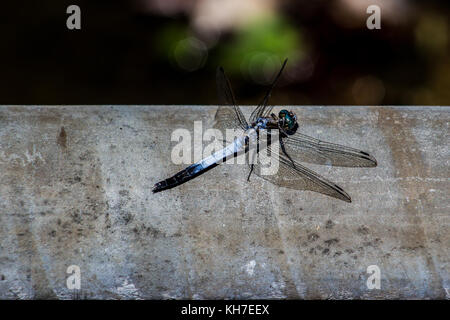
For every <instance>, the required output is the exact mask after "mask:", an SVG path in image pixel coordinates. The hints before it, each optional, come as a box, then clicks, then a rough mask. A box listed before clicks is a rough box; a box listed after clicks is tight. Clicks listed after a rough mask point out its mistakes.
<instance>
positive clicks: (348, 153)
mask: <svg viewBox="0 0 450 320" xmlns="http://www.w3.org/2000/svg"><path fill="white" fill-rule="evenodd" d="M286 63H287V59H286V60H284V62H283V64H282V66H281V69H280V70H279V72H278V73H277V74H276V76H275V78H274V80H273V81H272V82H271V85H270V86H269V87H268V89H267V91H266V93H265V95H264V98H263V99H262V101H261V102H260V103H259V104H258V106H257V107H256V108H255V109H254V110H253V112H252V113H251V115H250V117H249V119H248V121H247V119H246V117H245V116H244V114H243V112H242V110H241V109H240V107H239V106H238V104H237V102H236V99H235V96H234V93H233V90H232V87H231V84H230V81H229V79H228V78H227V76H226V74H225V72H224V70H223V68H222V67H219V68H218V70H217V79H216V80H217V89H218V94H219V99H220V105H219V107H218V109H217V112H216V116H215V124H214V128H216V129H219V130H222V132H224V131H225V130H226V129H235V130H238V131H239V133H240V135H239V136H238V137H236V138H234V139H233V140H232V141H228V142H229V143H228V144H227V145H226V146H225V148H223V149H221V150H219V151H217V152H215V153H213V154H211V155H210V156H208V157H205V158H203V159H202V160H200V161H199V162H196V163H194V164H192V165H190V166H188V167H187V168H185V169H184V170H182V171H180V172H178V173H176V174H175V175H173V176H172V177H170V178H168V179H165V180H163V181H160V182H158V183H156V184H155V185H154V187H153V190H152V191H153V192H154V193H156V192H160V191H163V190H167V189H171V188H174V187H176V186H179V185H181V184H183V183H185V182H187V181H189V180H191V179H194V178H196V177H198V176H199V175H201V174H203V173H205V172H207V171H209V170H210V169H212V168H214V167H216V166H218V165H219V164H221V163H222V162H225V161H226V159H229V158H230V157H232V156H234V157H236V156H237V155H238V154H242V153H246V152H248V151H249V145H250V143H251V142H252V141H258V140H259V139H260V138H261V137H262V134H261V133H262V132H263V131H267V132H269V134H268V135H267V138H266V140H265V141H266V143H265V146H266V147H265V148H266V149H267V150H265V152H262V151H261V150H258V149H257V150H256V152H254V154H256V155H257V157H260V156H262V155H263V154H264V155H266V156H267V152H268V153H271V152H273V153H274V154H276V155H278V157H272V158H271V161H274V160H275V161H278V170H276V172H275V173H273V174H269V175H267V174H263V166H262V165H261V162H262V161H252V163H251V164H249V170H250V171H249V174H248V177H247V180H248V181H249V180H250V176H251V175H252V173H255V174H256V175H258V176H260V177H261V178H263V179H265V180H266V181H269V182H271V183H272V184H274V185H276V186H279V187H285V188H289V189H295V190H308V191H313V192H318V193H321V194H323V195H327V196H330V197H333V198H336V199H339V200H343V201H346V202H351V197H350V196H349V195H348V194H347V192H345V191H344V189H342V188H341V187H340V186H338V185H337V184H335V183H333V182H331V181H329V180H328V179H326V178H324V177H322V176H321V175H319V174H318V173H316V172H314V171H312V170H310V169H308V168H307V167H305V166H303V165H302V164H301V163H300V162H306V163H314V164H321V165H331V166H335V167H376V166H377V160H376V159H375V158H374V157H373V156H372V155H370V154H369V153H368V152H365V151H361V150H358V149H354V148H351V147H347V146H343V145H340V144H335V143H330V142H326V141H322V140H319V139H315V138H313V137H310V136H307V135H305V134H302V133H300V132H299V131H298V129H299V121H298V119H297V116H296V115H295V113H294V112H292V111H288V110H286V109H283V110H281V111H279V113H278V115H276V114H274V113H273V112H272V111H273V107H272V106H270V105H269V104H268V102H269V99H270V97H271V94H272V90H273V89H274V87H275V86H276V84H277V82H278V80H279V79H280V76H281V74H282V72H283V70H284V68H285V66H286ZM270 132H274V133H276V135H275V134H273V135H272V134H270ZM275 137H276V138H275ZM276 143H278V145H277V148H275V144H276ZM257 145H258V144H257Z"/></svg>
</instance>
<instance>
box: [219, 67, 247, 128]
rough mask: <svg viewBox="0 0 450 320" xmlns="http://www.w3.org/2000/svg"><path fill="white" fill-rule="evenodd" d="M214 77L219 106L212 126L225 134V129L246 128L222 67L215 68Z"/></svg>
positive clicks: (245, 121) (242, 115)
mask: <svg viewBox="0 0 450 320" xmlns="http://www.w3.org/2000/svg"><path fill="white" fill-rule="evenodd" d="M216 77H217V79H216V80H217V94H218V96H219V108H218V109H217V113H216V117H215V124H214V128H216V129H219V130H221V131H222V133H223V134H225V130H226V129H241V130H246V129H247V128H248V123H247V120H246V119H245V116H244V114H243V113H242V110H241V109H240V108H239V107H238V106H237V104H236V99H235V97H234V94H233V89H232V88H231V84H230V81H229V80H228V78H227V76H226V75H225V72H224V70H223V68H221V67H220V68H219V69H218V70H217V76H216Z"/></svg>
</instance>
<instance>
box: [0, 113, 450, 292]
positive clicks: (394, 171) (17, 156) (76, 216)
mask: <svg viewBox="0 0 450 320" xmlns="http://www.w3.org/2000/svg"><path fill="white" fill-rule="evenodd" d="M292 110H294V112H296V113H297V116H298V117H299V119H300V128H301V129H300V130H301V131H302V132H303V133H305V134H308V135H311V136H314V137H317V138H320V139H323V140H329V141H334V142H337V143H346V144H347V145H349V146H352V147H356V148H360V149H363V150H366V151H369V152H370V153H371V154H373V155H374V156H375V157H376V159H377V160H378V167H376V168H330V167H326V166H317V165H307V166H308V167H309V168H311V169H314V170H316V171H317V172H319V173H321V174H322V175H324V176H326V177H328V178H329V179H330V180H332V181H335V182H336V183H338V184H339V185H341V186H342V187H343V188H344V189H345V190H346V191H347V192H348V193H349V194H350V195H351V196H352V199H353V202H352V203H345V202H343V201H339V200H336V199H334V198H329V197H326V196H324V195H321V194H317V193H313V192H308V191H304V192H302V191H295V190H288V189H283V188H278V187H276V186H273V185H271V184H270V183H268V182H266V181H264V180H262V179H261V178H259V177H256V176H254V177H252V179H251V181H250V182H246V176H247V172H248V171H247V168H246V167H243V166H239V165H234V166H232V165H221V166H219V167H217V168H215V169H213V170H211V171H209V172H208V173H206V174H204V175H202V176H200V177H198V178H197V179H194V180H192V181H190V182H188V183H186V184H184V185H182V186H180V187H178V188H175V189H172V190H169V191H165V192H161V193H158V194H152V193H151V188H152V186H153V184H154V183H155V182H157V181H159V180H160V179H162V178H166V177H168V176H170V175H172V174H174V173H175V172H176V171H177V170H179V169H181V168H182V167H183V165H174V164H173V163H171V161H170V154H171V147H172V146H173V145H174V144H176V143H175V142H171V141H170V134H171V132H172V131H173V129H175V128H186V129H189V130H193V126H194V124H193V122H194V121H195V120H202V121H203V126H204V129H206V128H208V127H211V126H212V123H213V119H214V115H215V111H216V107H203V106H194V107H180V106H64V107H61V106H51V107H47V106H26V107H21V106H3V107H0V298H1V299H38V298H40V299H76V298H81V299H172V298H173V299H182V298H187V299H189V298H192V299H222V298H226V299H235V298H244V299H245V298H263V299H265V298H270V299H285V298H287V299H353V298H362V299H380V298H389V299H391V298H394V299H397V298H407V299H409V298H416V299H423V298H438V299H446V298H447V299H448V298H449V296H450V292H449V291H450V289H449V288H450V278H449V269H450V265H449V244H450V237H449V234H450V233H449V222H450V219H449V211H450V210H449V206H450V203H449V189H450V181H449V165H448V161H449V156H450V154H449V153H450V148H449V140H450V139H449V138H450V136H449V120H450V108H449V107H327V108H325V107H292ZM244 111H245V113H246V114H249V112H250V111H251V109H250V108H244ZM62 127H64V130H62V129H61V128H62ZM70 265H78V266H79V267H80V269H81V289H80V290H70V289H68V288H67V285H66V281H67V278H68V277H69V274H67V273H66V271H67V268H68V267H69V266H70ZM370 265H377V266H378V267H379V269H380V272H381V288H380V289H373V290H369V289H368V288H367V285H366V281H367V278H368V277H369V276H370V275H369V274H368V273H367V272H366V271H367V267H368V266H370Z"/></svg>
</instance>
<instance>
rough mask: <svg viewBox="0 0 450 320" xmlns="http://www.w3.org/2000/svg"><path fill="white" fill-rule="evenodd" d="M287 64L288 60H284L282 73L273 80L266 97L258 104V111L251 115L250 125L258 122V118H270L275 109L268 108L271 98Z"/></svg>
mask: <svg viewBox="0 0 450 320" xmlns="http://www.w3.org/2000/svg"><path fill="white" fill-rule="evenodd" d="M286 63H287V59H286V60H284V62H283V65H282V67H281V69H280V71H279V72H278V74H277V76H276V77H275V79H274V80H273V82H272V84H271V85H270V87H269V89H268V90H267V92H266V95H265V96H264V98H263V100H262V101H261V103H260V104H258V107H256V109H255V110H253V112H252V114H251V115H250V123H254V122H256V120H258V118H261V117H269V116H270V113H271V111H272V108H273V107H271V106H268V105H267V104H268V103H269V99H270V96H271V95H272V90H273V88H274V87H275V85H276V84H277V82H278V79H279V78H280V76H281V73H282V72H283V69H284V67H285V66H286Z"/></svg>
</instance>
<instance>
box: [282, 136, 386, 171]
mask: <svg viewBox="0 0 450 320" xmlns="http://www.w3.org/2000/svg"><path fill="white" fill-rule="evenodd" d="M283 142H284V145H285V149H286V152H287V154H288V155H289V156H290V157H291V158H292V159H294V160H296V161H300V162H307V163H315V164H324V165H332V166H337V167H376V166H377V160H376V159H375V158H374V157H373V156H371V155H370V154H369V153H367V152H365V151H361V150H358V149H353V148H350V147H346V146H342V145H339V144H335V143H330V142H326V141H321V140H319V139H315V138H312V137H309V136H307V135H304V134H301V133H296V134H294V135H292V136H287V137H284V138H283Z"/></svg>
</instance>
